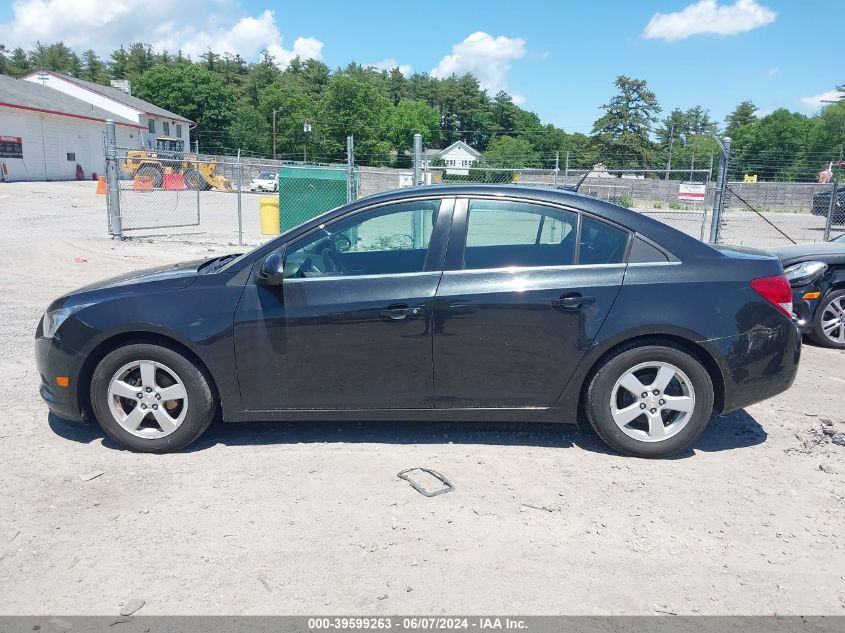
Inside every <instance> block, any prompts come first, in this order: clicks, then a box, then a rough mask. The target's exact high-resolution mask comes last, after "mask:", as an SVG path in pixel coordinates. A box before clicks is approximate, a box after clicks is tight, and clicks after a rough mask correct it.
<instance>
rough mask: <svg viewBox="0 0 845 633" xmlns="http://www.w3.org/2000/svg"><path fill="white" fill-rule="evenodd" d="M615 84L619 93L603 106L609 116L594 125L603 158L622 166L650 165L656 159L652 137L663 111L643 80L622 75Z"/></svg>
mask: <svg viewBox="0 0 845 633" xmlns="http://www.w3.org/2000/svg"><path fill="white" fill-rule="evenodd" d="M613 85H614V86H616V88H617V90H618V91H619V92H618V93H617V94H616V95H614V96H613V97H612V98H611V100H610V101H609V102H608V103H606V104H604V105H603V106H601V107H602V109H603V110H604V111H605V113H604V114H603V115H602V116H601V117H599V119H598V120H597V121H596V122H595V123H594V124H593V136H594V138H595V142H596V144H597V145H598V146H599V147H600V148H601V152H602V159H603V160H605V161H606V162H608V163H610V164H618V165H619V166H621V167H626V166H628V165H648V164H650V163H651V162H653V161H654V158H655V151H654V150H655V147H654V143H652V141H651V138H650V135H651V128H652V124H653V123H654V122H655V121H656V120H657V115H658V114H659V113H660V111H661V107H660V105H659V104H658V103H657V97H656V96H655V94H654V93H653V92H652V91H651V90H649V89H648V84H647V83H646V81H645V80H642V79H632V78H630V77H626V76H625V75H619V76H618V77H617V78H616V81H615V82H614V84H613Z"/></svg>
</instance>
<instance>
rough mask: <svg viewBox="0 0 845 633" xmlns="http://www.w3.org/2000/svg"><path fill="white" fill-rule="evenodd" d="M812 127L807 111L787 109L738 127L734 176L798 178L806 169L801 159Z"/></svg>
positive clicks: (733, 150) (733, 161) (732, 172)
mask: <svg viewBox="0 0 845 633" xmlns="http://www.w3.org/2000/svg"><path fill="white" fill-rule="evenodd" d="M811 128H812V123H811V121H810V120H809V119H808V118H807V117H806V116H804V115H803V114H798V113H797V112H790V111H789V110H786V109H784V108H781V109H779V110H775V111H774V112H772V113H771V114H769V115H767V116H765V117H763V118H762V119H760V120H759V121H756V122H754V123H751V124H749V125H745V126H742V127H741V128H739V129H737V130H736V132H735V134H734V137H732V140H733V148H732V150H731V152H732V155H733V160H732V162H731V176H732V177H734V178H739V177H740V176H742V175H743V174H756V175H757V176H758V177H759V178H762V179H764V180H795V179H796V178H799V177H800V176H801V175H802V174H801V172H802V171H805V169H806V168H802V166H800V165H799V163H798V161H797V159H798V158H799V157H800V155H801V152H802V150H803V149H804V148H805V147H806V145H807V141H808V138H809V134H810V130H811Z"/></svg>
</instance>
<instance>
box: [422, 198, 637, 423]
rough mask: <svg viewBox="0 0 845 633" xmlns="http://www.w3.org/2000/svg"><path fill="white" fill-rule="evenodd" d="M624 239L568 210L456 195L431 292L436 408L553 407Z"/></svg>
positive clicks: (613, 278)
mask: <svg viewBox="0 0 845 633" xmlns="http://www.w3.org/2000/svg"><path fill="white" fill-rule="evenodd" d="M629 238H630V234H629V233H628V231H626V230H623V229H622V228H620V227H617V226H614V225H611V224H608V223H606V222H603V221H601V220H598V219H596V218H593V217H592V216H588V215H582V214H581V213H579V212H577V211H575V210H571V209H565V208H561V207H556V206H551V205H549V206H547V205H541V204H537V203H533V202H526V201H519V200H503V199H501V198H498V199H484V198H477V199H472V200H467V199H459V200H458V201H457V202H456V205H455V215H454V219H453V224H452V233H451V236H450V240H449V247H448V253H447V260H446V270H445V271H444V274H443V277H442V279H441V281H440V286H439V288H438V290H437V295H436V299H435V311H434V321H435V330H434V343H433V349H434V393H435V406H436V407H438V408H453V407H457V408H463V407H504V408H508V407H545V406H551V405H552V404H554V403H555V402H556V401H557V399H558V397H559V395H560V393H561V392H562V391H563V388H564V386H565V385H566V383H567V381H568V379H569V377H570V376H571V375H572V373H573V372H574V371H575V369H576V367H577V366H578V363H579V362H580V360H581V358H582V357H583V355H584V353H585V352H586V350H587V349H588V348H589V346H590V344H591V343H592V341H593V339H594V338H595V336H596V333H597V332H598V330H599V328H600V327H601V325H602V323H603V322H604V319H605V317H606V316H607V314H608V312H609V310H610V307H611V306H612V305H613V302H614V300H615V298H616V295H617V293H618V292H619V288H620V287H621V285H622V279H623V276H624V273H625V258H626V255H627V249H628V242H629Z"/></svg>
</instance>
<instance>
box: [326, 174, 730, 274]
mask: <svg viewBox="0 0 845 633" xmlns="http://www.w3.org/2000/svg"><path fill="white" fill-rule="evenodd" d="M422 195H425V196H437V197H448V196H457V197H468V196H469V197H471V196H499V197H503V198H505V197H507V198H516V199H524V200H527V201H535V202H548V203H552V204H559V205H565V206H570V207H572V208H574V209H577V210H581V211H586V212H587V213H590V214H593V215H595V216H597V217H600V218H604V219H606V220H610V221H611V222H614V223H616V224H620V225H622V226H624V227H626V228H628V229H630V230H632V231H635V232H637V233H639V234H641V235H643V236H645V237H647V238H648V239H650V240H652V241H654V242H656V243H657V244H659V245H660V246H662V247H663V248H666V249H667V250H669V251H671V252H672V253H674V254H676V255H679V256H680V255H681V254H683V255H684V256H685V257H714V256H717V257H718V256H719V253H718V251H716V250H715V249H713V248H711V247H710V246H709V245H707V244H705V243H704V242H701V241H699V240H697V239H696V238H694V237H691V236H689V235H687V234H686V233H684V232H682V231H679V230H678V229H675V228H673V227H671V226H669V225H668V224H665V223H663V222H660V221H659V220H655V219H654V218H650V217H649V216H647V215H644V214H642V213H640V212H638V211H633V210H631V209H626V208H624V207H620V206H618V205H615V204H611V203H610V202H605V201H604V200H599V199H598V198H593V197H592V196H587V195H584V194H581V193H577V192H575V191H571V190H566V189H555V188H552V187H530V186H525V185H509V184H490V185H427V186H422V187H411V188H406V189H397V190H393V191H388V192H385V193H379V194H375V195H372V196H368V197H366V198H361V199H359V200H357V201H356V202H355V203H353V204H354V205H355V206H356V207H358V206H369V205H371V204H376V203H380V202H388V201H398V200H403V199H411V198H417V197H420V196H422ZM349 209H350V207H349V206H346V207H341V208H340V209H336V210H335V211H332V212H330V213H329V214H326V215H324V216H321V221H322V222H326V221H329V220H331V219H332V217H330V216H331V215H332V214H335V213H337V214H340V213H342V212H345V211H347V210H349Z"/></svg>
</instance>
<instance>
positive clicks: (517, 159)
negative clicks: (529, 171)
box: [484, 136, 540, 169]
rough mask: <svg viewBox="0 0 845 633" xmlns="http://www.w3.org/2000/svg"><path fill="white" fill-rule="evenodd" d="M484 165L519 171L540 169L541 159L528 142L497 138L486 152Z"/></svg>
mask: <svg viewBox="0 0 845 633" xmlns="http://www.w3.org/2000/svg"><path fill="white" fill-rule="evenodd" d="M484 164H485V165H486V166H488V167H504V168H509V169H518V168H521V167H539V166H540V159H539V157H538V156H537V153H536V152H535V151H534V148H533V147H531V143H529V142H528V141H527V140H525V139H523V138H514V137H512V136H497V137H495V138H493V139H492V140H491V141H490V144H489V145H488V146H487V151H486V152H484Z"/></svg>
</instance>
